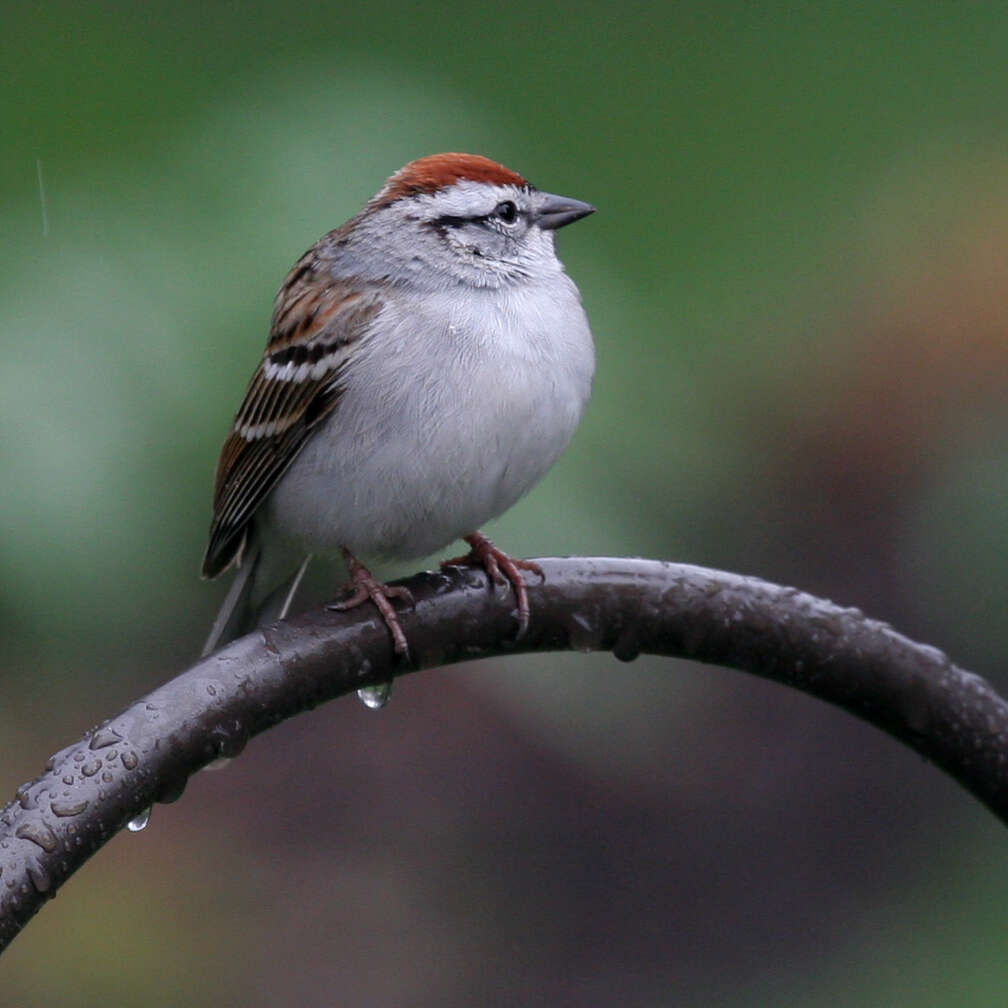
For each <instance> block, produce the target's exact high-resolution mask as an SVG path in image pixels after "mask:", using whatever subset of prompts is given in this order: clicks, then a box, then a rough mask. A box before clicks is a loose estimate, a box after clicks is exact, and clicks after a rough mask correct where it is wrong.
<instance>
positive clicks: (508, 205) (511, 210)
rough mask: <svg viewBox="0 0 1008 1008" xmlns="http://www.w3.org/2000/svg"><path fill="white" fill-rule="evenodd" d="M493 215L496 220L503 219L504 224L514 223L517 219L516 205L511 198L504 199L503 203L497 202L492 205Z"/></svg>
mask: <svg viewBox="0 0 1008 1008" xmlns="http://www.w3.org/2000/svg"><path fill="white" fill-rule="evenodd" d="M493 215H494V217H496V218H497V219H498V220H502V221H504V223H505V224H514V222H515V221H516V220H517V219H518V207H516V206H515V205H514V203H512V202H511V200H504V202H503V203H498V204H497V206H495V207H494V212H493Z"/></svg>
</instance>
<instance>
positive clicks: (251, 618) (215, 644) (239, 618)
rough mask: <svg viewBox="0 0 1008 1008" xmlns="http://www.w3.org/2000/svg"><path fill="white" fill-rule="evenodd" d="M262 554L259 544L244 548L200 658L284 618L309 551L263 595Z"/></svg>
mask: <svg viewBox="0 0 1008 1008" xmlns="http://www.w3.org/2000/svg"><path fill="white" fill-rule="evenodd" d="M262 556H263V554H262V547H261V546H260V545H259V544H258V543H253V544H250V546H249V547H247V548H246V550H245V553H244V556H243V557H242V559H241V566H240V567H239V568H238V570H237V571H236V572H235V576H234V580H233V581H232V582H231V587H230V588H229V589H228V593H227V595H225V596H224V601H223V603H222V604H221V607H220V612H218V613H217V618H216V619H215V620H214V622H213V626H212V627H211V628H210V634H209V636H208V637H207V640H206V643H205V644H204V645H203V650H202V651H201V652H200V657H201V658H206V657H207V655H210V654H212V653H213V652H214V651H216V650H217V649H218V648H221V647H223V646H224V645H225V644H229V643H230V642H231V641H233V640H235V639H236V638H238V637H241V636H242V635H243V634H247V633H249V632H251V631H252V630H254V629H255V628H256V627H257V626H262V625H263V624H265V623H271V622H273V621H274V620H278V619H284V618H285V617H286V616H287V613H288V612H289V611H290V607H291V604H292V603H293V601H294V596H295V594H296V593H297V590H298V587H299V586H300V584H301V579H302V578H303V577H304V574H305V571H306V570H307V569H308V563H309V561H310V560H311V554H310V553H309V554H308V556H306V557H305V558H304V560H303V561H302V562H301V564H300V565H299V566H298V568H297V570H295V571H294V573H293V574H291V575H290V577H288V578H287V579H286V580H285V581H283V582H282V583H281V584H280V585H279V587H277V588H275V589H274V590H273V591H270V592H268V594H266V596H265V598H264V597H263V594H262V593H263V590H264V586H263V585H262V584H261V583H260V582H262V581H264V580H266V577H268V572H267V571H266V570H265V567H266V565H265V564H264V563H263V558H262ZM263 575H266V577H264V576H263Z"/></svg>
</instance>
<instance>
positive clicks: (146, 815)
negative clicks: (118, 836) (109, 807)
mask: <svg viewBox="0 0 1008 1008" xmlns="http://www.w3.org/2000/svg"><path fill="white" fill-rule="evenodd" d="M153 808H154V806H153V805H148V806H147V808H145V809H144V810H143V812H141V813H140V815H138V816H136V818H134V819H130V821H129V822H128V823H126V829H128V830H129V831H130V833H139V832H140V830H142V829H144V828H146V826H147V823H149V822H150V817H151V811H152V810H153Z"/></svg>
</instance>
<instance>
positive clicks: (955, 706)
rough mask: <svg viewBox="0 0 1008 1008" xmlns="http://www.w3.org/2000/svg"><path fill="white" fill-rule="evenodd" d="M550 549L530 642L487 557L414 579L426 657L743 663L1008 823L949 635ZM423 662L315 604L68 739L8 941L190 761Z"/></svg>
mask: <svg viewBox="0 0 1008 1008" xmlns="http://www.w3.org/2000/svg"><path fill="white" fill-rule="evenodd" d="M540 562H541V564H542V567H543V570H544V571H545V573H546V582H545V583H544V584H542V585H537V584H534V583H533V584H530V586H529V594H530V597H531V601H532V622H531V626H530V628H529V632H528V634H527V636H526V637H525V639H524V640H522V641H521V643H520V645H516V644H515V643H514V641H513V636H514V631H515V621H514V613H513V598H512V596H510V595H509V594H507V593H505V592H503V590H499V591H496V592H491V591H490V589H489V586H488V583H487V580H486V578H485V577H484V576H483V575H482V574H481V573H479V572H475V571H472V570H460V569H456V570H452V571H450V572H449V573H448V574H431V573H426V574H418V575H415V576H414V577H412V578H410V579H409V580H407V581H405V582H403V583H404V584H406V585H408V587H409V589H410V591H411V592H412V593H413V596H414V599H415V600H416V607H415V609H413V610H409V611H404V612H403V613H402V616H401V619H402V625H403V628H404V629H405V631H406V634H407V637H408V638H409V641H410V647H411V649H412V652H413V658H414V661H415V663H416V666H415V667H416V668H432V667H434V666H439V665H445V664H450V663H455V662H463V661H470V660H472V659H476V658H484V657H489V656H493V655H501V654H509V653H517V652H530V651H560V650H566V649H569V648H573V649H577V650H596V651H611V652H612V653H613V654H614V655H615V656H616V657H617V658H619V659H622V660H624V661H629V660H631V659H633V658H635V657H636V656H637V655H638V654H656V655H667V656H674V657H680V658H691V659H694V660H696V661H700V662H707V663H710V664H716V665H726V666H730V667H733V668H737V669H741V670H743V671H746V672H751V673H753V674H755V675H759V676H763V677H765V678H767V679H773V680H775V681H777V682H779V683H782V684H784V685H787V686H793V687H795V688H796V689H800V690H803V691H805V692H806V693H810V694H812V695H813V696H817V697H819V698H820V699H823V700H827V701H829V702H830V703H834V704H837V705H838V706H840V707H843V708H844V709H845V710H847V711H849V712H850V713H852V714H855V715H856V716H858V717H860V718H863V719H864V720H866V721H870V722H871V723H872V724H875V725H877V726H878V727H879V728H881V729H882V730H883V731H886V732H888V733H889V734H890V735H893V736H895V737H896V738H898V739H900V740H902V741H903V742H905V743H906V744H907V745H909V746H910V747H911V748H913V749H915V750H916V751H917V752H919V753H921V754H922V755H924V756H926V757H927V758H928V759H930V760H932V761H933V762H934V763H936V764H938V765H939V766H940V767H942V768H944V769H945V770H946V771H947V772H948V773H949V774H951V775H952V776H953V777H954V778H955V779H956V780H957V781H959V783H960V784H962V786H963V787H965V788H966V789H967V790H968V791H970V792H972V793H973V794H974V795H975V796H976V797H977V798H979V799H980V800H981V801H982V802H984V803H985V804H986V805H987V806H988V807H989V808H990V809H991V811H993V812H994V813H995V815H998V816H1000V817H1001V819H1003V820H1005V821H1006V822H1008V704H1006V703H1005V701H1004V700H1002V699H1001V698H1000V697H999V696H998V695H997V694H996V693H995V692H994V691H993V690H992V689H991V687H990V686H989V685H988V683H986V682H985V681H984V680H983V679H981V678H980V677H979V676H976V675H973V674H971V673H969V672H965V671H963V670H962V669H959V668H957V667H956V666H955V665H953V664H952V663H951V662H950V661H949V659H948V658H947V657H945V655H944V654H942V653H941V652H940V651H937V650H936V649H934V648H931V647H927V646H924V645H921V644H915V643H914V642H913V641H910V640H908V639H907V638H906V637H903V636H902V635H900V634H898V633H896V632H895V631H893V630H891V629H890V628H889V627H888V626H886V625H885V624H883V623H878V622H876V621H875V620H870V619H867V618H866V617H865V616H864V615H863V614H862V613H860V612H858V611H857V610H856V609H841V608H840V607H838V606H835V605H833V604H832V603H830V602H826V601H823V600H822V599H817V598H813V597H812V596H811V595H806V594H804V593H803V592H799V591H796V590H795V589H793V588H782V587H780V586H778V585H773V584H768V583H766V582H764V581H760V580H757V579H755V578H745V577H741V576H739V575H737V574H729V573H724V572H722V571H713V570H705V569H703V568H699V567H689V566H685V565H682V564H671V563H659V562H657V561H653V560H630V559H600V558H572V559H565V560H557V559H554V560H542V561H540ZM533 580H534V579H533ZM410 671H414V669H412V668H402V667H397V666H396V665H395V661H394V655H393V651H392V643H391V637H390V636H389V634H388V631H387V630H386V629H385V627H384V625H383V624H382V623H380V622H379V620H377V619H376V617H375V614H374V612H373V610H368V609H366V608H363V609H358V610H355V611H353V612H350V613H337V612H327V611H326V610H324V609H316V610H313V611H311V612H308V613H305V614H304V615H302V616H298V617H296V618H294V619H292V620H290V621H288V622H284V623H279V624H277V625H275V626H273V627H270V628H267V629H266V630H264V631H261V632H256V633H253V634H250V635H249V636H248V637H245V638H242V639H241V640H239V641H236V642H235V643H233V644H231V645H230V646H228V647H227V648H225V649H223V650H221V651H219V652H218V653H217V654H215V655H212V656H211V657H210V658H207V659H205V660H203V661H201V662H199V663H198V664H196V665H194V666H193V667H192V668H190V669H189V670H188V671H186V672H184V673H182V674H181V675H179V676H177V677H176V678H174V679H172V680H171V681H170V682H167V683H165V685H163V686H161V687H160V688H159V689H157V690H155V691H154V692H153V693H151V694H150V695H148V696H146V697H144V698H143V699H141V700H138V701H137V702H136V703H134V704H133V705H132V706H130V707H128V708H127V709H126V710H124V711H123V712H122V713H120V714H118V715H116V716H115V717H113V718H111V719H110V720H109V721H107V722H106V723H105V724H104V725H102V726H101V727H100V728H97V729H95V730H94V731H93V732H90V733H89V734H88V735H86V736H85V737H84V738H83V739H82V740H81V741H80V742H77V743H75V744H74V745H72V746H69V747H68V748H66V749H63V750H61V751H60V752H58V753H56V754H55V755H54V756H53V757H52V758H51V759H50V760H49V763H48V765H47V767H46V771H45V773H43V775H42V776H41V777H39V778H38V779H37V780H35V781H32V782H31V783H30V784H26V785H24V786H23V787H21V788H19V789H18V792H17V795H16V797H15V800H14V801H13V802H12V803H11V804H10V805H8V806H7V807H6V808H5V809H4V810H3V812H2V813H0V948H3V947H5V946H6V945H7V944H8V943H9V942H10V941H11V940H12V939H13V938H14V937H15V936H16V935H17V934H18V932H19V931H20V930H21V928H22V927H24V925H25V924H26V923H27V921H28V920H29V918H31V917H32V915H33V914H35V913H36V911H37V910H38V909H39V907H40V906H41V905H42V903H44V902H45V900H46V899H48V898H49V897H50V896H52V895H53V894H54V893H55V891H56V889H57V888H58V887H59V886H60V885H62V883H63V882H65V881H66V879H67V878H68V877H69V876H70V875H71V874H72V873H73V872H75V871H76V870H77V869H78V868H79V867H80V866H81V865H82V864H83V863H84V862H85V861H86V860H87V859H88V857H90V856H91V854H93V853H94V852H95V851H96V850H98V848H99V847H101V846H102V845H103V844H104V843H105V842H106V841H107V840H108V839H109V838H110V837H112V836H113V835H114V834H115V833H116V832H118V831H119V830H120V829H122V828H123V826H125V825H126V823H127V822H129V821H130V820H132V819H134V818H136V817H137V816H138V815H139V814H140V813H142V811H143V810H144V809H145V808H147V807H148V806H150V805H151V804H153V803H154V802H159V801H161V802H167V801H174V800H175V799H177V798H178V797H180V795H181V794H182V791H183V789H184V788H185V784H186V781H187V779H188V778H189V776H190V774H192V773H193V772H194V771H196V770H198V769H199V768H200V767H202V766H205V765H206V764H207V763H209V762H210V761H212V760H214V759H217V758H219V757H222V756H236V755H237V754H238V753H240V752H241V750H242V748H243V747H244V745H245V743H246V741H247V740H248V739H249V738H250V737H251V736H253V735H257V734H258V733H259V732H262V731H265V730H266V729H267V728H269V727H270V726H272V725H274V724H276V723H277V722H279V721H282V720H284V719H285V718H288V717H291V716H292V715H294V714H298V713H299V712H301V711H304V710H307V709H309V708H311V707H315V706H316V705H318V704H320V703H323V702H324V701H326V700H331V699H333V698H334V697H338V696H342V695H344V694H346V693H350V692H353V691H354V690H357V689H359V688H360V687H362V686H366V685H375V684H379V683H381V682H384V681H387V680H388V679H390V678H391V677H394V676H397V675H403V674H405V673H406V672H410ZM613 674H614V675H632V674H633V673H632V671H620V670H618V669H615V668H614V670H613Z"/></svg>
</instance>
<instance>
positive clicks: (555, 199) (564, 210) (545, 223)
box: [536, 193, 595, 231]
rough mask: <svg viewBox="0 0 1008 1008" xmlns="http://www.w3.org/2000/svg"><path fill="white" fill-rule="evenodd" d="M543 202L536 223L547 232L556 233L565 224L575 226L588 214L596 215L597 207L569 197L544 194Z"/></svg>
mask: <svg viewBox="0 0 1008 1008" xmlns="http://www.w3.org/2000/svg"><path fill="white" fill-rule="evenodd" d="M541 195H542V202H541V203H540V204H539V210H538V212H537V213H536V223H537V224H538V225H539V227H541V228H542V229H543V230H545V231H555V230H556V229H557V228H562V227H563V226H564V225H565V224H573V223H574V221H576V220H581V218H582V217H587V216H588V214H592V213H595V207H593V206H592V205H591V204H590V203H582V202H581V200H576V199H571V198H570V197H569V196H554V195H552V194H551V193H542V194H541Z"/></svg>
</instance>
